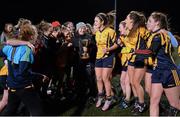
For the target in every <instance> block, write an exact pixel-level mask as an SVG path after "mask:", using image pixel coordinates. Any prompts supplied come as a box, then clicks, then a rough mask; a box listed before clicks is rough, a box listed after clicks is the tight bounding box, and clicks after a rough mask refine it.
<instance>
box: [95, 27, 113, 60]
mask: <svg viewBox="0 0 180 117" xmlns="http://www.w3.org/2000/svg"><path fill="white" fill-rule="evenodd" d="M115 40H116V32H115V31H114V30H113V29H112V28H109V27H106V28H105V29H104V30H103V31H97V32H96V45H97V48H98V50H97V54H96V59H100V58H102V57H107V55H106V56H104V53H103V49H105V48H109V47H111V46H112V45H113V44H114V42H115Z"/></svg>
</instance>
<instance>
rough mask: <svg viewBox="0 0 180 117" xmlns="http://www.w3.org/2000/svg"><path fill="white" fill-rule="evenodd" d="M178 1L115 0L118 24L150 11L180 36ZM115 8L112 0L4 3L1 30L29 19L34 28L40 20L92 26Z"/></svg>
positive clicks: (179, 8) (25, 0)
mask: <svg viewBox="0 0 180 117" xmlns="http://www.w3.org/2000/svg"><path fill="white" fill-rule="evenodd" d="M177 2H178V1H177V0H176V1H175V0H116V3H117V5H116V8H117V23H119V22H120V21H121V20H123V19H125V17H126V15H127V14H128V13H129V12H130V11H131V10H138V11H142V12H144V13H145V15H146V16H149V15H150V13H151V12H153V11H161V12H164V13H166V14H168V18H169V23H170V27H171V29H172V31H173V32H174V33H178V32H180V23H179V19H180V18H179V15H180V14H179V13H178V12H179V10H180V6H178V3H177ZM114 8H115V0H46V1H45V0H4V1H3V3H1V6H0V11H1V13H0V29H1V30H2V29H3V26H4V23H6V22H12V23H14V24H16V23H17V21H18V19H19V18H21V17H23V18H28V19H30V20H31V21H32V22H33V23H34V24H37V23H39V22H40V21H41V20H42V19H44V20H46V21H49V22H51V21H53V20H58V21H60V22H61V23H64V22H65V21H73V22H74V23H75V24H76V23H77V22H79V21H83V22H89V23H91V24H92V23H93V21H94V16H95V15H96V14H97V13H99V12H109V11H111V10H113V9H114Z"/></svg>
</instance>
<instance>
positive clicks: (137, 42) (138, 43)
mask: <svg viewBox="0 0 180 117" xmlns="http://www.w3.org/2000/svg"><path fill="white" fill-rule="evenodd" d="M149 36H150V32H149V31H148V30H147V29H146V28H145V27H139V28H138V29H137V31H136V32H135V33H134V34H133V35H132V36H130V37H128V41H127V43H126V47H128V48H132V49H133V50H144V49H147V40H148V38H149ZM142 57H143V56H142ZM135 58H137V55H135V54H134V55H132V57H131V59H130V62H134V61H135Z"/></svg>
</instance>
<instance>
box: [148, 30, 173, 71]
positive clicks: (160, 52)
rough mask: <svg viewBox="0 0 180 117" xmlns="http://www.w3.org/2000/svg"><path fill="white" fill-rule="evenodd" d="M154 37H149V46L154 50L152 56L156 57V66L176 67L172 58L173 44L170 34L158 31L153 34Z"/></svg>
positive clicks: (164, 67)
mask: <svg viewBox="0 0 180 117" xmlns="http://www.w3.org/2000/svg"><path fill="white" fill-rule="evenodd" d="M153 35H154V36H153ZM152 37H153V38H150V39H149V43H148V46H149V49H150V50H151V51H152V56H153V57H154V58H155V59H156V62H155V64H156V66H157V67H158V68H163V69H174V68H175V67H176V65H175V63H174V60H173V58H172V44H171V40H170V37H169V35H168V34H165V33H157V34H152ZM150 41H151V42H150ZM150 43H151V44H150Z"/></svg>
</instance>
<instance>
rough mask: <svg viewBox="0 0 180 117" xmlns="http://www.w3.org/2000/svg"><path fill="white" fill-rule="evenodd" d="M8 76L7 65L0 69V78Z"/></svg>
mask: <svg viewBox="0 0 180 117" xmlns="http://www.w3.org/2000/svg"><path fill="white" fill-rule="evenodd" d="M7 75H8V67H7V65H5V64H4V65H3V66H2V68H1V69H0V76H7Z"/></svg>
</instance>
